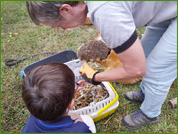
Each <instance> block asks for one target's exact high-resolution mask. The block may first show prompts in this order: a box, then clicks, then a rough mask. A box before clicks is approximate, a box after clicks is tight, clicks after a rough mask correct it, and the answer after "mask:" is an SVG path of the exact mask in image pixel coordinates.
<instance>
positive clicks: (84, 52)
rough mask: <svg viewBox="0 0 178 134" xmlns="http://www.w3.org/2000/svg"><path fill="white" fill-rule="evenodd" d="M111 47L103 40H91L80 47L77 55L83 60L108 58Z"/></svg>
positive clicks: (92, 60)
mask: <svg viewBox="0 0 178 134" xmlns="http://www.w3.org/2000/svg"><path fill="white" fill-rule="evenodd" d="M108 53H109V49H108V48H107V46H106V45H105V43H103V42H102V41H96V40H94V41H91V42H88V43H85V44H84V45H82V46H80V47H79V48H78V52H77V56H78V58H79V59H80V60H81V61H87V62H89V61H91V62H94V61H97V62H99V61H100V60H103V59H106V58H107V56H108Z"/></svg>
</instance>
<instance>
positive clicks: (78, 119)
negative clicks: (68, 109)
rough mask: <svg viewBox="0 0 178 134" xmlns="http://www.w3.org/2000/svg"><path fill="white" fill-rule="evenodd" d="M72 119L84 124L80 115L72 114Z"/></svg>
mask: <svg viewBox="0 0 178 134" xmlns="http://www.w3.org/2000/svg"><path fill="white" fill-rule="evenodd" d="M70 117H71V119H72V120H76V122H79V121H81V122H83V120H82V118H81V116H80V115H79V114H75V113H72V114H70Z"/></svg>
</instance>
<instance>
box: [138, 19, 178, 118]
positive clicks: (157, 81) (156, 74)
mask: <svg viewBox="0 0 178 134" xmlns="http://www.w3.org/2000/svg"><path fill="white" fill-rule="evenodd" d="M141 43H142V45H143V49H144V52H145V56H146V67H147V73H146V75H145V76H143V80H142V82H141V89H142V91H143V93H144V94H145V100H144V101H143V103H142V105H141V107H140V109H141V110H142V112H143V113H144V114H145V115H147V116H148V117H150V118H154V117H157V116H159V115H160V113H161V107H162V104H163V103H164V101H165V99H166V97H167V94H168V92H169V89H170V86H171V84H172V82H173V81H174V80H175V79H176V77H177V18H174V19H172V20H169V21H165V22H162V23H160V24H157V25H154V26H151V27H148V28H147V30H146V31H145V35H144V37H143V40H142V41H141Z"/></svg>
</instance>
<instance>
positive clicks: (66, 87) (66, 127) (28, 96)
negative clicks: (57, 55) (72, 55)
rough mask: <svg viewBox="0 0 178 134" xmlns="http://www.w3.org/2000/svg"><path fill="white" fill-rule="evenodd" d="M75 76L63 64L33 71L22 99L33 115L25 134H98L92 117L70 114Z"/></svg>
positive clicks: (42, 67)
mask: <svg viewBox="0 0 178 134" xmlns="http://www.w3.org/2000/svg"><path fill="white" fill-rule="evenodd" d="M74 92H75V76H74V73H73V72H72V70H71V69H70V68H69V67H68V66H67V65H65V64H62V63H49V64H44V65H41V66H38V67H36V68H34V69H33V70H32V71H30V72H29V73H28V74H27V75H26V77H25V78H24V80H23V87H22V98H23V100H24V102H25V104H26V106H27V108H28V110H29V111H30V113H31V115H30V117H29V119H28V121H27V123H26V125H25V127H24V128H23V130H22V132H23V133H91V132H93V133H95V132H96V128H95V125H94V122H93V120H92V118H91V117H89V116H88V115H78V114H70V115H68V112H69V110H72V109H73V105H74Z"/></svg>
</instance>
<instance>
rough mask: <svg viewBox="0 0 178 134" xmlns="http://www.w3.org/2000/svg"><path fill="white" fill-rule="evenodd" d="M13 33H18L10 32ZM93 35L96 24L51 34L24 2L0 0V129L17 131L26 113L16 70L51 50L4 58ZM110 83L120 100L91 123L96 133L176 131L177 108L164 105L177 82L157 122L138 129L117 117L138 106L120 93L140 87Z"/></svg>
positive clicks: (71, 44) (59, 47)
mask: <svg viewBox="0 0 178 134" xmlns="http://www.w3.org/2000/svg"><path fill="white" fill-rule="evenodd" d="M144 30H145V29H144V28H143V29H137V32H138V35H139V37H140V36H141V34H143V33H144ZM10 33H12V34H10ZM14 33H18V35H17V36H14ZM10 35H11V37H10ZM95 35H96V28H95V27H94V26H93V25H91V26H88V25H82V26H79V27H77V28H74V29H69V30H67V31H65V32H64V33H63V34H55V33H54V31H53V30H52V29H51V28H50V27H47V26H43V25H40V26H35V25H34V23H32V21H31V20H30V17H29V16H28V14H27V9H26V6H25V2H23V1H21V2H18V1H16V2H13V1H10V2H7V1H3V2H1V133H20V132H21V131H22V128H23V127H24V125H25V123H26V121H27V119H28V117H29V115H30V113H29V112H28V110H27V108H26V107H25V104H24V102H23V100H22V98H21V86H22V79H21V77H20V74H19V73H20V71H21V70H22V69H23V67H25V66H27V65H29V64H31V63H33V62H36V61H38V60H41V59H43V58H46V57H48V56H50V55H51V54H46V55H39V56H36V57H33V58H28V59H26V60H25V61H23V62H21V63H19V64H18V65H15V66H12V67H7V66H5V61H6V60H7V59H12V58H13V59H16V58H23V57H26V56H30V55H33V54H37V53H42V52H61V51H63V50H66V49H72V50H74V51H76V50H77V48H78V47H79V46H80V45H82V44H84V43H86V42H89V41H92V40H94V38H95ZM112 85H113V87H114V88H115V89H116V91H117V93H118V95H119V103H120V104H119V107H118V108H117V109H116V111H115V112H114V113H113V114H112V115H110V116H108V117H106V118H105V119H102V120H100V121H98V122H96V123H95V124H96V128H97V133H176V132H177V109H171V108H170V106H169V105H168V101H169V100H170V99H172V98H174V97H176V96H177V82H174V83H173V85H172V86H171V88H170V92H169V94H168V96H167V99H166V101H165V102H164V104H163V107H162V113H161V115H160V121H159V123H157V124H154V125H149V126H144V127H141V128H140V129H138V130H131V129H127V128H125V127H124V126H123V125H122V124H121V119H122V117H123V116H125V115H126V113H132V112H133V111H136V110H138V109H139V105H138V104H130V103H129V102H127V101H126V100H125V99H124V97H123V94H124V93H125V92H127V91H136V90H137V89H139V88H140V83H137V84H134V85H121V84H119V83H112Z"/></svg>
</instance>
